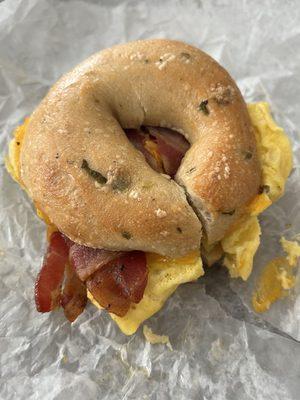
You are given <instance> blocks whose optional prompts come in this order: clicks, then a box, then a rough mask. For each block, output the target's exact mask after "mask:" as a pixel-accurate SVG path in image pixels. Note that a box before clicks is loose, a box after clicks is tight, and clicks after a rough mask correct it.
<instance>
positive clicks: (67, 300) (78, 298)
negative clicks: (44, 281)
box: [60, 264, 87, 322]
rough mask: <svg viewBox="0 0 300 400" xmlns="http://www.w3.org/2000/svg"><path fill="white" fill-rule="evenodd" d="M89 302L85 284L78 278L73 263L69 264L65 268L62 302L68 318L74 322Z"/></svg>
mask: <svg viewBox="0 0 300 400" xmlns="http://www.w3.org/2000/svg"><path fill="white" fill-rule="evenodd" d="M86 303H87V294H86V287H85V284H84V283H82V282H81V280H80V279H79V278H78V276H77V274H76V272H75V269H74V267H73V266H72V265H69V264H67V265H66V269H65V284H64V289H63V293H62V296H61V300H60V304H61V306H62V307H63V309H64V314H65V316H66V318H67V319H68V320H69V321H70V322H73V321H75V319H76V318H77V317H78V316H79V315H80V314H81V313H82V312H83V310H84V309H85V306H86Z"/></svg>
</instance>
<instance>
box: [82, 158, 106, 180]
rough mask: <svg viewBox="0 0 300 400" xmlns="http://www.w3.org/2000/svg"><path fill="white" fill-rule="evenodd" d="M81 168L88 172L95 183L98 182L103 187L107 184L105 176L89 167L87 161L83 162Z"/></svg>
mask: <svg viewBox="0 0 300 400" xmlns="http://www.w3.org/2000/svg"><path fill="white" fill-rule="evenodd" d="M81 168H82V169H83V170H84V171H86V172H87V174H89V175H90V177H91V178H93V179H94V180H95V181H97V182H98V183H100V184H101V185H104V184H105V183H106V182H107V179H106V178H105V176H103V175H102V174H100V172H98V171H95V170H94V169H91V168H90V167H89V164H88V162H87V161H86V160H85V159H83V160H82V164H81Z"/></svg>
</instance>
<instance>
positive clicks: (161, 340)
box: [143, 325, 173, 350]
mask: <svg viewBox="0 0 300 400" xmlns="http://www.w3.org/2000/svg"><path fill="white" fill-rule="evenodd" d="M143 335H144V336H145V339H146V341H147V342H149V343H151V344H165V345H166V346H167V347H168V348H169V349H170V350H173V347H172V345H171V343H170V339H169V336H167V335H157V334H156V333H154V332H152V329H151V328H149V327H148V326H147V325H143Z"/></svg>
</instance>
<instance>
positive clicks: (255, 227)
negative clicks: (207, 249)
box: [221, 102, 292, 280]
mask: <svg viewBox="0 0 300 400" xmlns="http://www.w3.org/2000/svg"><path fill="white" fill-rule="evenodd" d="M248 111H249V114H250V118H251V122H252V125H253V127H254V131H255V137H256V142H257V150H258V155H259V158H260V162H261V167H262V193H261V194H258V195H257V196H256V197H255V198H254V199H253V201H252V202H251V203H250V204H249V205H248V207H247V208H246V212H245V215H244V216H243V217H242V218H241V220H240V221H239V222H238V223H237V224H236V225H235V227H234V229H231V231H230V232H229V233H228V234H227V235H226V236H225V237H224V238H223V239H222V240H221V246H222V248H223V250H224V253H225V256H224V261H223V263H224V265H225V266H226V267H227V268H228V270H229V273H230V276H232V277H234V278H236V277H241V278H242V279H244V280H247V279H248V277H249V275H250V273H251V271H252V267H253V258H254V255H255V253H256V250H257V248H258V246H259V243H260V238H259V236H260V233H261V231H260V227H259V222H258V218H257V215H258V214H260V213H261V212H263V211H264V210H265V209H266V208H267V207H269V206H270V205H271V204H272V203H273V202H275V201H276V200H277V199H279V197H280V196H282V194H283V192H284V186H285V182H286V180H287V178H288V176H289V174H290V172H291V169H292V150H291V145H290V142H289V139H288V137H287V136H286V134H285V133H284V131H283V129H282V128H280V127H279V126H277V125H276V124H275V122H274V120H273V119H272V116H271V114H270V108H269V105H268V104H267V103H264V102H261V103H255V104H248Z"/></svg>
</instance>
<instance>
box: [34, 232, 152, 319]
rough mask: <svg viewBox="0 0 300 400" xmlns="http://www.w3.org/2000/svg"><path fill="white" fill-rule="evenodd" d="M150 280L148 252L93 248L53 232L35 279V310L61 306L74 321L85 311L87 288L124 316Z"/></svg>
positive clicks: (111, 308) (101, 301)
mask: <svg viewBox="0 0 300 400" xmlns="http://www.w3.org/2000/svg"><path fill="white" fill-rule="evenodd" d="M64 278H65V282H64V287H63V290H62V285H63V281H64ZM147 279H148V271H147V265H146V255H145V253H143V252H141V251H131V252H112V251H106V250H101V249H93V248H89V247H85V246H81V245H78V244H76V243H74V242H72V241H71V240H70V239H68V238H66V237H65V236H64V235H63V234H61V233H60V232H54V233H52V235H51V236H50V239H49V246H48V249H47V253H46V256H45V258H44V261H43V265H42V269H41V271H40V273H39V275H38V277H37V279H36V284H35V301H36V307H37V310H38V311H40V312H48V311H51V310H53V309H54V308H56V307H59V306H62V307H63V308H64V313H65V316H66V318H67V319H68V320H69V321H70V322H73V321H75V319H76V318H77V317H78V316H79V315H80V314H81V313H82V311H83V310H84V308H85V305H86V302H87V294H86V285H87V287H88V289H89V290H90V292H91V293H92V295H93V296H94V298H95V299H96V301H97V302H98V303H99V304H100V305H101V306H102V307H104V308H106V309H107V310H109V311H110V312H113V313H115V314H117V315H119V316H124V315H125V314H126V312H127V311H128V309H129V307H130V303H131V302H134V303H138V302H140V301H141V299H142V297H143V294H144V290H145V287H146V284H147ZM85 280H86V285H85V283H84V282H82V281H85Z"/></svg>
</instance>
